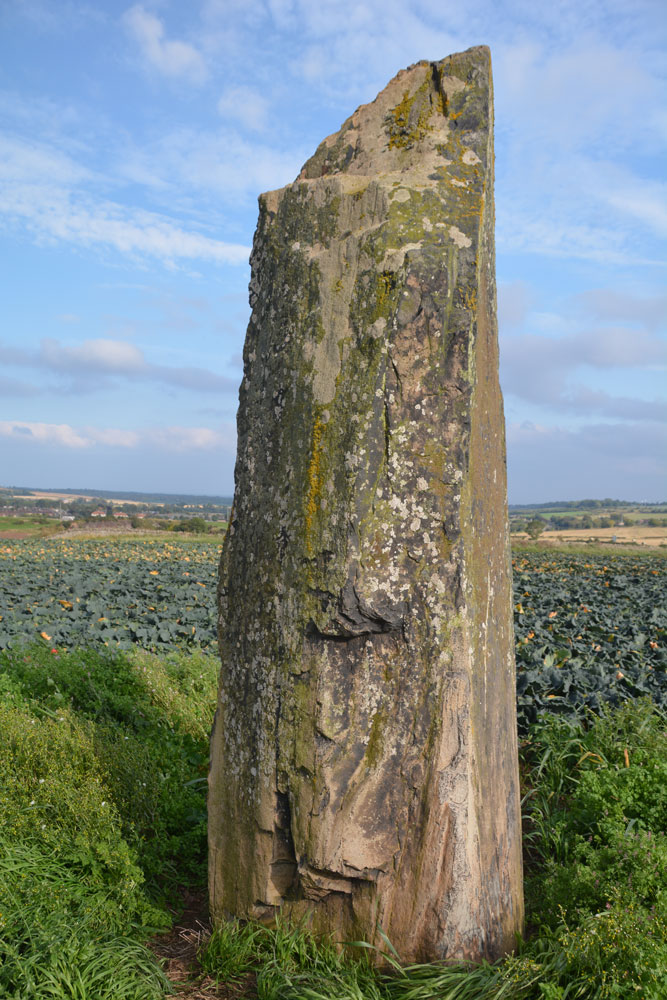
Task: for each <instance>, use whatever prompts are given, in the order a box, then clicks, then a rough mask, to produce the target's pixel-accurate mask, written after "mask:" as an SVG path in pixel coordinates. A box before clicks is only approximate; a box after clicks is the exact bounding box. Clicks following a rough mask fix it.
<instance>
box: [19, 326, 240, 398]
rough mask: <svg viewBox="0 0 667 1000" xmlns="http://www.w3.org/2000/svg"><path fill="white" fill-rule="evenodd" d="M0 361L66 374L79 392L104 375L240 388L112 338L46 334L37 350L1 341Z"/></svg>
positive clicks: (194, 387)
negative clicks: (78, 339)
mask: <svg viewBox="0 0 667 1000" xmlns="http://www.w3.org/2000/svg"><path fill="white" fill-rule="evenodd" d="M0 363H4V364H5V365H8V366H13V367H22V368H33V369H37V370H39V371H42V372H47V373H49V374H53V375H56V376H61V377H65V378H66V379H68V386H67V388H68V390H69V391H72V392H75V393H87V392H92V391H94V390H95V389H97V388H98V387H99V380H100V379H103V380H106V379H110V378H116V379H118V378H125V379H129V380H132V381H137V380H139V381H141V380H143V381H148V382H157V383H161V384H162V385H167V386H171V387H173V388H178V389H185V390H190V391H194V392H212V393H227V392H235V391H236V390H237V389H238V380H237V379H232V378H228V377H227V376H226V375H217V374H216V373H215V372H211V371H208V370H207V369H205V368H196V367H174V366H170V365H158V364H152V363H150V362H148V361H147V360H146V357H145V356H144V353H143V351H141V350H140V349H139V348H138V347H136V345H134V344H130V343H128V342H127V341H123V340H112V339H108V338H98V339H95V340H85V341H83V342H82V343H81V344H75V345H66V344H62V343H61V342H60V341H58V340H55V339H53V338H44V339H43V340H42V341H41V344H40V346H39V348H38V349H37V350H26V349H24V348H17V347H10V346H3V345H2V344H0ZM91 376H92V378H91ZM33 391H36V390H33ZM14 394H15V395H16V394H18V393H14Z"/></svg>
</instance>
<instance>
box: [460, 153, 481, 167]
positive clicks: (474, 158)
mask: <svg viewBox="0 0 667 1000" xmlns="http://www.w3.org/2000/svg"><path fill="white" fill-rule="evenodd" d="M461 159H462V160H463V162H464V163H466V164H467V165H468V166H469V167H472V166H474V164H475V163H481V162H482V161H481V160H480V158H479V156H478V155H477V153H476V152H475V150H474V149H466V151H465V153H464V154H463V156H462V157H461Z"/></svg>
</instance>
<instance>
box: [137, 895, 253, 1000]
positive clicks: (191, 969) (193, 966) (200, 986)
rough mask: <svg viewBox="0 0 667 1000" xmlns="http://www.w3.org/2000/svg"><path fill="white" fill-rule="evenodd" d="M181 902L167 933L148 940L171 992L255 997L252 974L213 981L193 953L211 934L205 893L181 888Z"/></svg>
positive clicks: (203, 998)
mask: <svg viewBox="0 0 667 1000" xmlns="http://www.w3.org/2000/svg"><path fill="white" fill-rule="evenodd" d="M183 906H184V909H183V911H182V913H181V915H180V917H179V919H178V920H176V922H175V923H174V926H173V927H172V929H171V930H170V931H169V933H168V934H161V935H160V936H159V937H155V938H153V940H152V941H150V942H149V948H150V949H151V951H152V952H153V953H154V954H155V955H156V956H157V958H159V959H160V961H161V962H162V964H163V966H164V971H165V973H166V975H167V979H168V980H169V982H170V983H173V985H174V988H175V990H176V994H175V995H176V996H178V997H181V998H183V1000H256V998H257V991H256V989H255V977H254V976H248V977H247V979H245V980H244V981H243V982H241V983H217V982H216V981H215V979H213V978H211V976H208V975H207V974H206V973H205V972H204V971H203V970H202V967H201V964H200V962H199V959H198V958H197V956H198V954H199V951H200V950H201V948H202V947H203V946H204V944H205V943H206V941H207V940H208V938H209V936H210V934H211V924H210V921H209V915H208V901H207V896H206V893H205V892H200V893H193V892H190V891H189V890H187V889H186V890H184V892H183Z"/></svg>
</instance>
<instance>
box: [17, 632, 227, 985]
mask: <svg viewBox="0 0 667 1000" xmlns="http://www.w3.org/2000/svg"><path fill="white" fill-rule="evenodd" d="M216 674H217V663H216V661H215V660H214V659H213V658H212V657H206V656H205V655H204V654H196V653H195V654H188V655H187V656H186V655H174V656H171V657H165V658H162V659H157V658H156V657H153V656H150V655H148V654H129V655H111V654H107V653H105V652H93V651H91V650H87V651H77V652H72V653H69V654H57V653H51V652H50V651H49V650H47V649H42V648H34V649H29V650H24V651H21V652H14V651H12V652H11V653H10V652H8V651H7V652H4V653H2V654H0V859H1V860H0V914H1V916H0V997H20V998H22V1000H23V998H26V1000H27V998H31V1000H32V998H35V1000H41V998H47V997H49V998H61V997H62V998H68V1000H69V998H74V1000H106V998H107V997H108V998H109V1000H125V998H127V1000H144V998H146V1000H153V998H158V997H163V996H164V995H165V991H166V990H167V982H166V980H165V978H164V976H163V974H162V971H161V969H160V968H159V966H158V965H157V963H156V961H155V959H154V958H153V956H152V954H151V953H150V952H149V951H148V950H147V949H146V948H145V947H144V945H143V943H142V942H143V941H145V939H146V938H147V937H148V936H149V935H150V934H151V933H153V932H154V931H155V930H156V929H158V928H160V927H167V926H168V925H169V924H170V917H169V915H168V914H167V912H166V910H165V908H164V905H163V904H164V901H165V899H167V898H169V897H170V895H173V893H174V891H175V889H176V887H177V886H178V885H182V884H188V883H189V884H195V885H202V884H204V883H205V848H206V837H205V832H206V803H205V791H204V789H205V782H206V777H205V775H206V766H207V760H208V731H209V728H210V724H211V719H212V711H213V702H214V692H215V684H216Z"/></svg>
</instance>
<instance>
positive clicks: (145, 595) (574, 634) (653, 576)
mask: <svg viewBox="0 0 667 1000" xmlns="http://www.w3.org/2000/svg"><path fill="white" fill-rule="evenodd" d="M219 551H220V549H219V543H217V542H213V541H193V540H188V541H185V540H180V539H173V538H171V537H170V538H169V539H168V540H165V541H162V540H155V539H152V540H150V539H149V540H136V541H135V540H130V539H114V538H107V539H101V540H95V541H91V540H84V539H69V538H63V539H50V540H45V539H41V540H24V541H6V540H5V541H4V542H3V544H2V545H0V649H4V648H12V647H18V646H21V645H25V644H26V643H28V642H31V641H34V640H37V641H40V642H43V643H45V644H47V645H49V647H51V648H55V649H61V648H63V647H64V648H71V647H77V646H87V645H98V644H102V645H105V646H107V647H108V648H109V649H116V650H121V651H122V650H129V649H132V648H136V647H140V648H142V649H147V650H152V651H165V652H168V651H173V650H178V649H181V650H182V649H184V648H186V649H187V648H198V649H204V650H205V649H211V650H214V649H215V642H216V626H215V622H216V615H215V606H214V605H215V587H216V575H217V562H218V558H219ZM666 577H667V561H666V560H665V559H664V558H661V557H651V556H650V555H643V554H642V555H641V556H635V555H627V554H625V555H617V554H614V555H609V554H607V555H598V556H595V555H591V554H590V553H582V554H578V553H574V554H573V553H565V552H563V553H554V552H547V551H543V552H540V551H535V552H530V551H525V552H523V553H517V554H516V555H515V558H514V604H515V607H514V615H515V633H516V648H517V668H518V704H519V712H520V717H521V722H522V725H525V724H526V723H527V722H531V721H534V719H535V718H536V717H537V713H538V712H539V711H542V710H545V709H548V710H551V711H557V712H560V713H565V714H569V715H573V714H576V713H578V712H581V711H582V710H585V709H588V708H590V709H594V710H597V709H598V708H599V707H600V704H601V703H602V702H607V703H610V704H612V705H614V704H617V703H618V702H620V701H622V700H624V699H626V698H628V697H636V696H637V695H641V694H646V695H649V696H650V697H651V698H652V699H653V700H654V701H655V703H656V704H658V705H661V706H665V705H667V682H666V676H667V675H666V672H665V668H666V666H667V658H666V648H665V647H666V644H667V631H666V630H667V598H666V594H667V588H666V586H665V582H666Z"/></svg>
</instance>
